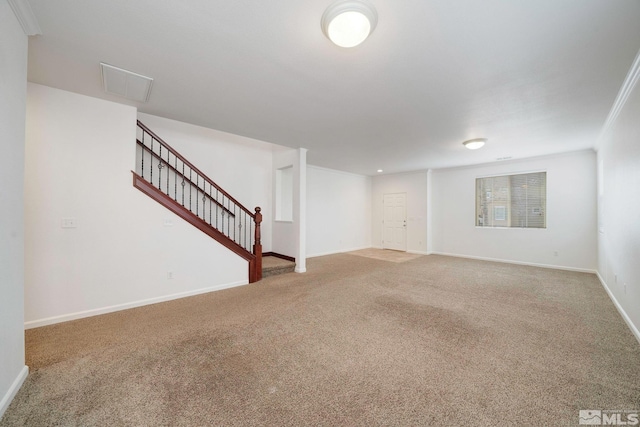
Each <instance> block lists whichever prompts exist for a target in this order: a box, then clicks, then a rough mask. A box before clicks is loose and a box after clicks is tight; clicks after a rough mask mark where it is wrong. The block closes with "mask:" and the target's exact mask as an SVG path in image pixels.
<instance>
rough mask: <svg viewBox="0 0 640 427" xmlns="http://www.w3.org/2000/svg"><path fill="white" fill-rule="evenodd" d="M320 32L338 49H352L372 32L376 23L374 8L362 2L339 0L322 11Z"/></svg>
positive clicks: (376, 16)
mask: <svg viewBox="0 0 640 427" xmlns="http://www.w3.org/2000/svg"><path fill="white" fill-rule="evenodd" d="M320 22H321V25H322V31H323V32H324V35H325V36H327V37H328V38H329V40H331V41H332V42H333V43H335V44H337V45H338V46H340V47H354V46H357V45H359V44H360V43H362V42H363V41H365V40H366V39H367V37H369V34H371V33H372V32H373V30H374V29H375V28H376V24H377V23H378V14H377V12H376V10H375V8H374V7H373V6H372V5H371V4H369V3H367V2H365V1H363V0H340V1H338V2H336V3H333V4H332V5H331V6H329V7H328V8H327V10H325V11H324V14H323V15H322V20H321V21H320Z"/></svg>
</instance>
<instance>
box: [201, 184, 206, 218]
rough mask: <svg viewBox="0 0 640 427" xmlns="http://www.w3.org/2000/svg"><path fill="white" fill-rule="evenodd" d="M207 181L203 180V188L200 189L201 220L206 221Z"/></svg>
mask: <svg viewBox="0 0 640 427" xmlns="http://www.w3.org/2000/svg"><path fill="white" fill-rule="evenodd" d="M206 190H207V181H205V182H204V190H202V220H203V221H205V222H207V204H206V202H207V193H206Z"/></svg>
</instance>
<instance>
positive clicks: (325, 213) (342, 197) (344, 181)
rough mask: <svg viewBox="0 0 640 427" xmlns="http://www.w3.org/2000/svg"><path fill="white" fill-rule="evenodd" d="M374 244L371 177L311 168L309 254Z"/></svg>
mask: <svg viewBox="0 0 640 427" xmlns="http://www.w3.org/2000/svg"><path fill="white" fill-rule="evenodd" d="M369 247H371V178H370V177H367V176H363V175H355V174H351V173H347V172H340V171H336V170H331V169H325V168H320V167H317V166H308V168H307V254H308V255H307V256H309V257H313V256H319V255H326V254H332V253H337V252H346V251H352V250H356V249H363V248H369Z"/></svg>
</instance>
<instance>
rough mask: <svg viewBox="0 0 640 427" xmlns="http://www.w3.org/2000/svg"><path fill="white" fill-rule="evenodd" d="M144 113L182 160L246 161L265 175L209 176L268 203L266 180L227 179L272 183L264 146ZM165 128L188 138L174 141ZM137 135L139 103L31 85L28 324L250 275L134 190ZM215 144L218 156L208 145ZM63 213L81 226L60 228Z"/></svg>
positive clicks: (229, 171) (228, 171)
mask: <svg viewBox="0 0 640 427" xmlns="http://www.w3.org/2000/svg"><path fill="white" fill-rule="evenodd" d="M150 119H151V117H145V121H147V124H148V125H149V126H151V129H152V130H154V131H156V132H157V133H158V134H159V135H160V136H161V137H164V136H166V137H167V140H168V141H167V142H169V143H170V144H171V143H173V144H174V145H175V148H176V149H178V150H182V149H183V148H185V151H184V154H185V156H186V157H187V158H190V157H194V158H196V159H197V160H196V161H195V162H194V163H196V164H197V165H201V164H203V169H204V171H205V172H206V173H209V170H210V167H208V166H207V165H206V164H204V163H206V161H207V159H212V158H215V157H217V156H220V157H223V158H224V159H225V161H226V162H228V163H232V164H234V163H236V162H240V161H241V160H242V159H243V157H244V160H245V161H246V162H250V163H251V164H252V165H254V166H256V167H257V170H258V171H262V172H264V175H263V174H262V172H258V173H257V175H256V176H249V177H246V176H242V175H241V174H240V173H239V172H238V171H239V169H238V168H233V167H232V166H227V167H226V168H224V169H222V168H217V169H216V172H217V171H224V174H218V173H214V172H212V173H211V175H212V178H213V179H218V180H219V183H220V185H222V186H223V187H224V186H225V185H227V186H229V187H231V188H230V191H231V192H233V191H234V189H236V190H237V191H238V192H239V193H241V194H240V195H239V198H240V199H241V198H242V197H243V195H249V196H250V197H249V202H248V203H255V204H259V203H265V204H267V205H268V204H269V203H270V193H269V192H267V194H266V196H265V195H264V194H262V193H261V192H262V191H263V187H259V188H257V187H253V186H251V185H248V184H245V183H243V182H239V183H234V181H245V180H248V181H257V180H266V181H267V184H261V185H264V188H267V189H270V185H271V184H270V179H271V178H270V177H271V163H270V162H271V152H270V151H269V150H268V149H264V150H262V149H257V150H255V149H252V148H251V149H250V148H249V147H247V146H244V145H243V142H242V141H240V142H239V143H238V149H237V150H234V149H233V147H235V145H234V144H232V143H234V142H235V140H233V139H232V138H231V139H225V138H222V139H223V140H222V141H212V140H209V139H208V138H207V136H208V135H210V134H209V132H208V131H205V130H202V129H196V128H195V127H191V126H188V125H184V126H183V125H180V124H177V123H176V122H170V121H165V120H164V119H157V120H150ZM160 125H162V126H163V127H161V126H160ZM154 127H155V128H154ZM170 130H171V131H172V132H174V133H175V135H180V136H182V135H188V136H189V137H190V138H193V139H189V140H187V138H185V139H184V140H183V139H181V138H173V136H174V133H171V134H169V131H170ZM164 134H167V135H164ZM135 137H136V109H135V108H133V107H129V106H125V105H121V104H117V103H113V102H108V101H103V100H99V99H96V98H90V97H87V96H82V95H77V94H74V93H70V92H65V91H62V90H58V89H53V88H49V87H46V86H41V85H37V84H29V86H28V102H27V141H26V162H25V199H26V203H25V207H26V211H25V226H26V238H25V245H26V248H25V252H26V259H25V262H26V268H25V271H26V277H25V282H26V283H25V320H26V325H27V327H36V326H41V325H46V324H50V323H57V322H60V321H66V320H71V319H74V318H79V317H86V316H90V315H95V314H100V313H105V312H109V311H115V310H119V309H124V308H130V307H134V306H137V305H143V304H148V303H154V302H158V301H163V300H167V299H173V298H178V297H181V296H187V295H193V294H197V293H201V292H208V291H211V290H216V289H221V288H224V287H229V286H236V285H240V284H245V283H247V282H248V265H247V262H246V261H244V260H242V259H241V258H240V257H238V256H237V255H235V254H233V253H232V252H230V251H229V250H227V249H226V248H224V247H223V246H222V245H220V244H219V243H218V242H216V241H215V240H213V239H211V238H209V237H208V236H206V235H205V234H204V233H202V232H201V231H199V230H198V229H196V228H195V227H193V226H192V225H190V224H188V223H186V222H184V221H183V220H182V219H180V218H179V217H177V216H176V215H174V214H172V213H171V212H169V211H168V210H167V209H165V208H164V207H162V206H161V205H160V204H158V203H157V202H155V201H154V200H152V199H151V198H149V197H148V196H146V195H145V194H143V193H142V192H140V191H138V190H137V189H135V188H134V187H133V186H132V175H131V170H133V169H134V166H135V165H134V163H135V152H136V146H135ZM173 139H175V141H173ZM214 139H215V138H214ZM218 142H219V144H218ZM183 143H184V147H183ZM221 146H224V150H225V151H224V154H223V155H221V154H220V152H219V151H216V149H217V148H218V149H219V148H220V147H221ZM263 163H266V165H264V164H263ZM211 164H214V163H213V161H211ZM265 171H266V172H265ZM223 175H224V176H223ZM265 175H266V177H268V178H265ZM263 200H264V201H263ZM268 206H270V205H268ZM268 209H270V207H269V208H268ZM62 219H73V220H74V221H75V222H76V224H77V227H76V228H62V227H61V221H62ZM169 273H171V275H172V278H169Z"/></svg>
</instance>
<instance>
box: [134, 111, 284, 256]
mask: <svg viewBox="0 0 640 427" xmlns="http://www.w3.org/2000/svg"><path fill="white" fill-rule="evenodd" d="M138 119H139V120H140V121H141V122H142V123H144V124H145V125H146V126H147V127H148V128H149V129H151V130H152V131H153V132H154V133H155V134H156V135H158V136H159V137H160V138H162V139H163V140H164V141H165V142H166V143H167V144H169V145H170V146H171V147H173V148H174V149H176V150H177V151H178V152H179V153H180V154H182V155H183V156H184V157H185V158H186V159H187V160H189V161H190V162H191V163H193V165H194V166H195V167H197V168H198V169H200V170H201V171H202V172H203V173H205V174H206V175H207V176H208V177H209V178H211V179H212V180H213V181H214V182H215V183H216V184H218V185H219V186H220V187H222V188H223V189H224V190H225V191H226V192H228V193H229V194H230V195H231V196H232V197H234V198H235V199H236V200H237V201H239V202H240V203H242V204H243V205H244V206H245V207H246V208H247V209H248V210H250V211H251V212H254V209H255V208H256V207H257V206H259V207H260V208H262V225H261V231H262V250H263V251H264V252H267V251H270V250H271V235H272V232H271V224H272V221H271V218H272V216H271V215H272V199H273V198H272V195H271V192H272V173H273V171H272V157H273V156H272V152H273V145H272V144H269V143H267V142H263V141H258V140H255V139H251V138H246V137H243V136H239V135H233V134H230V133H226V132H222V131H218V130H213V129H208V128H204V127H200V126H194V125H190V124H188V123H183V122H178V121H175V120H169V119H165V118H162V117H158V116H152V115H149V114H143V113H138Z"/></svg>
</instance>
